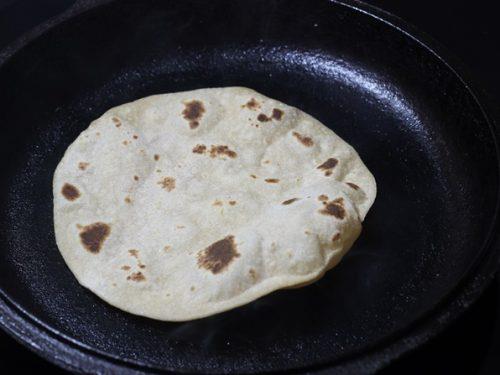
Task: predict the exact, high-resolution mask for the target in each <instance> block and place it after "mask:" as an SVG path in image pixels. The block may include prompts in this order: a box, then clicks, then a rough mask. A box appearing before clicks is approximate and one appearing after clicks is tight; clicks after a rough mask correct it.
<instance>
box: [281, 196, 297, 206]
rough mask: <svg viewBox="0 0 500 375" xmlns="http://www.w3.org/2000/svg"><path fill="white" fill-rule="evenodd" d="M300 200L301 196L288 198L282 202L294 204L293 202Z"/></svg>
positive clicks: (286, 204)
mask: <svg viewBox="0 0 500 375" xmlns="http://www.w3.org/2000/svg"><path fill="white" fill-rule="evenodd" d="M298 200H299V198H292V199H288V200H286V201H284V202H282V203H281V204H283V205H285V206H288V205H289V204H292V203H293V202H296V201H298Z"/></svg>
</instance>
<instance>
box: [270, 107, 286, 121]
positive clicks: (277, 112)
mask: <svg viewBox="0 0 500 375" xmlns="http://www.w3.org/2000/svg"><path fill="white" fill-rule="evenodd" d="M284 114H285V113H284V112H283V111H282V110H281V109H278V108H273V114H272V115H271V117H272V118H273V119H275V120H278V121H280V120H281V119H282V118H283V115H284Z"/></svg>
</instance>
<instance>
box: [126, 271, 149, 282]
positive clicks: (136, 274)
mask: <svg viewBox="0 0 500 375" xmlns="http://www.w3.org/2000/svg"><path fill="white" fill-rule="evenodd" d="M127 280H132V281H137V282H138V281H144V280H146V277H144V275H143V274H142V272H140V271H139V272H134V273H133V274H131V275H130V276H127Z"/></svg>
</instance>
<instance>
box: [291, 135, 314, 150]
mask: <svg viewBox="0 0 500 375" xmlns="http://www.w3.org/2000/svg"><path fill="white" fill-rule="evenodd" d="M292 134H293V136H294V137H295V138H297V140H298V141H299V142H300V143H302V144H303V145H304V146H306V147H311V146H312V145H313V144H314V142H313V140H312V138H311V137H307V136H305V135H302V134H300V133H297V132H293V133H292Z"/></svg>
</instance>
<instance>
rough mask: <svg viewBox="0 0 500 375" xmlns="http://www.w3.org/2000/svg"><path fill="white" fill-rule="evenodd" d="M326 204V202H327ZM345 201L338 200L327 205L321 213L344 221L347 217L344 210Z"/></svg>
mask: <svg viewBox="0 0 500 375" xmlns="http://www.w3.org/2000/svg"><path fill="white" fill-rule="evenodd" d="M325 203H326V202H325ZM343 203H344V199H343V198H337V199H334V200H333V201H331V202H328V203H326V205H325V206H324V207H323V209H322V210H320V211H319V212H320V213H322V214H323V215H330V216H335V217H336V218H337V219H340V220H342V219H344V218H345V215H346V211H345V209H344V205H343Z"/></svg>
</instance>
